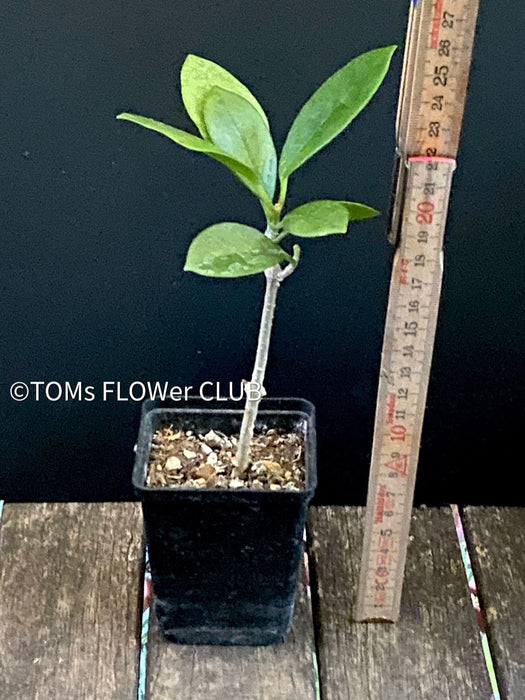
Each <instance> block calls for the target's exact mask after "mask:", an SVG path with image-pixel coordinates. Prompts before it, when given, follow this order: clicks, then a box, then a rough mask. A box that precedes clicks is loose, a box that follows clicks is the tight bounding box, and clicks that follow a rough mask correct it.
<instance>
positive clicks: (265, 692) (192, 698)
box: [146, 569, 316, 700]
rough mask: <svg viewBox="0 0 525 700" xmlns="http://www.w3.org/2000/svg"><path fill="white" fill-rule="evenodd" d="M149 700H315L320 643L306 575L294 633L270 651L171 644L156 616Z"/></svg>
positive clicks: (150, 648) (150, 649)
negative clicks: (165, 637) (316, 649)
mask: <svg viewBox="0 0 525 700" xmlns="http://www.w3.org/2000/svg"><path fill="white" fill-rule="evenodd" d="M151 620H152V624H151V628H150V641H149V644H148V671H147V679H148V681H147V693H146V695H147V697H148V698H150V699H151V700H174V698H176V699H177V700H315V698H316V690H315V688H316V673H315V663H314V655H315V644H314V634H313V624H312V613H311V604H310V600H309V598H308V597H307V594H306V586H305V572H304V569H303V570H302V580H301V582H300V583H299V586H298V591H297V596H296V602H295V614H294V621H293V626H292V630H291V632H290V634H289V636H288V638H287V639H286V641H285V642H284V644H278V645H274V646H266V647H220V646H216V647H213V646H201V645H196V646H193V645H191V646H190V645H179V644H174V643H172V642H165V641H164V639H163V638H162V636H161V634H160V632H159V630H158V628H157V626H156V624H155V616H154V614H153V613H152V616H151Z"/></svg>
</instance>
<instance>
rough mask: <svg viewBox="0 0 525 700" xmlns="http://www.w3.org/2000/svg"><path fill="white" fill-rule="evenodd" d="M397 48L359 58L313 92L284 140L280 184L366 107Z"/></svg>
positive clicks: (366, 54)
mask: <svg viewBox="0 0 525 700" xmlns="http://www.w3.org/2000/svg"><path fill="white" fill-rule="evenodd" d="M396 48H397V47H396V46H385V47H382V48H379V49H374V50H373V51H368V52H367V53H364V54H361V56H358V57H357V58H354V59H353V60H352V61H350V63H347V64H346V66H343V67H342V68H340V69H339V70H338V71H337V72H336V73H334V74H333V75H332V76H331V77H330V78H328V80H326V81H325V82H324V83H323V84H322V85H321V87H320V88H319V89H318V90H316V92H314V94H313V95H312V97H310V99H309V100H308V101H307V102H306V103H305V104H304V105H303V107H302V108H301V110H300V112H299V114H298V115H297V117H296V118H295V121H294V122H293V124H292V126H291V128H290V131H289V132H288V136H287V137H286V141H285V143H284V146H283V150H282V154H281V160H280V163H279V176H280V178H281V180H282V181H285V180H287V179H288V177H289V176H290V175H291V173H293V172H294V170H297V168H298V167H299V166H301V165H302V164H303V163H304V162H305V161H307V160H308V158H311V156H313V155H314V153H317V151H319V150H320V149H321V148H323V146H326V144H327V143H329V142H330V141H331V140H332V139H334V138H335V137H336V136H337V135H338V134H340V133H341V131H343V129H345V128H346V127H347V126H348V124H350V122H351V121H352V119H354V118H355V117H356V116H357V115H358V114H359V112H360V111H361V110H362V109H363V108H364V107H365V106H366V105H367V104H368V102H369V101H370V100H371V99H372V97H373V95H374V94H375V92H376V91H377V89H378V88H379V86H380V85H381V83H382V81H383V78H384V77H385V75H386V72H387V70H388V67H389V65H390V59H391V57H392V54H393V53H394V51H395V50H396Z"/></svg>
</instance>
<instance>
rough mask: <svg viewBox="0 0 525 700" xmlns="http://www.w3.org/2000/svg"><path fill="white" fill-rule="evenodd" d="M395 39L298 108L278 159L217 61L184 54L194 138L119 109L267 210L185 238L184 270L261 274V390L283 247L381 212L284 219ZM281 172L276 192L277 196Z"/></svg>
mask: <svg viewBox="0 0 525 700" xmlns="http://www.w3.org/2000/svg"><path fill="white" fill-rule="evenodd" d="M395 49H396V46H386V47H382V48H378V49H374V50H373V51H368V52H367V53H364V54H362V55H360V56H358V57H357V58H354V59H353V60H352V61H350V62H349V63H347V64H346V65H345V66H343V67H342V68H340V69H339V70H338V71H337V72H336V73H334V74H333V75H332V76H331V77H330V78H328V80H326V81H325V82H324V83H323V84H322V85H321V86H320V87H319V88H318V89H317V90H316V91H315V92H314V94H313V95H312V96H311V97H310V99H309V100H308V101H307V102H306V103H305V104H304V105H303V107H302V108H301V110H300V111H299V113H298V115H297V117H296V118H295V120H294V122H293V124H292V126H291V128H290V131H289V132H288V135H287V137H286V140H285V143H284V146H283V148H282V151H281V156H280V158H279V161H278V160H277V154H276V151H275V146H274V143H273V139H272V135H271V133H270V127H269V124H268V119H267V117H266V115H265V113H264V110H263V109H262V107H261V105H260V104H259V102H258V101H257V100H256V98H255V97H254V96H253V95H252V93H251V92H250V91H249V90H248V88H247V87H246V86H245V85H243V84H242V83H241V82H240V81H239V80H237V78H235V77H234V76H233V75H231V73H229V72H228V71H226V70H225V69H224V68H221V66H219V65H217V64H216V63H213V62H212V61H209V60H207V59H205V58H200V57H199V56H194V55H191V54H190V55H189V56H188V57H187V58H186V60H185V61H184V64H183V66H182V70H181V91H182V100H183V102H184V105H185V107H186V110H187V112H188V114H189V116H190V117H191V119H192V120H193V122H194V123H195V125H196V126H197V128H198V130H199V132H200V136H195V135H193V134H190V133H188V132H185V131H182V130H181V129H177V128H175V127H173V126H170V125H169V124H164V123H162V122H159V121H156V120H154V119H149V118H147V117H142V116H139V115H136V114H129V113H127V112H124V113H122V114H119V115H118V116H117V119H126V120H128V121H131V122H134V123H136V124H139V125H141V126H144V127H146V128H147V129H152V130H153V131H158V132H159V133H161V134H164V136H167V137H168V138H170V139H171V140H172V141H175V143H178V144H179V145H180V146H184V147H185V148H188V149H190V150H192V151H199V152H201V153H205V154H206V155H208V156H210V157H211V158H214V159H215V160H218V161H219V162H220V163H222V164H223V165H225V166H226V167H227V168H229V170H231V171H232V172H233V173H234V174H235V175H236V176H237V177H238V178H239V180H240V181H241V182H242V183H243V184H244V185H245V186H246V187H247V188H248V189H249V190H250V191H251V192H252V193H253V194H254V195H255V196H256V197H257V198H258V200H259V202H260V203H261V206H262V209H263V211H264V214H265V217H266V229H265V231H264V233H262V232H261V231H258V230H257V229H255V228H253V227H251V226H247V225H245V224H241V223H235V222H222V223H218V224H213V225H212V226H209V227H208V228H206V229H204V230H203V231H201V232H200V233H199V234H198V235H197V236H196V238H195V239H194V240H193V242H192V243H191V245H190V247H189V250H188V255H187V259H186V264H185V266H184V269H185V270H187V271H190V272H196V273H197V274H199V275H204V276H206V277H243V276H245V275H254V274H258V273H261V272H264V275H265V277H266V292H265V296H264V304H263V310H262V316H261V323H260V328H259V338H258V343H257V353H256V357H255V363H254V367H253V374H252V378H251V386H259V387H261V390H262V393H264V389H263V387H264V378H265V374H266V364H267V361H268V350H269V345H270V337H271V332H272V323H273V317H274V311H275V304H276V298H277V292H278V289H279V286H280V285H281V283H282V282H283V280H285V279H286V278H287V277H289V275H291V274H292V272H293V271H294V270H295V268H296V267H297V265H298V263H299V258H300V254H301V250H300V247H299V246H298V245H297V244H295V245H293V246H292V250H291V252H290V251H287V250H286V249H285V248H284V247H283V246H282V245H281V244H282V242H283V240H284V239H285V238H286V237H287V236H289V235H292V236H297V237H299V238H315V237H319V236H327V235H330V234H344V233H346V231H347V229H348V224H349V222H350V221H357V220H360V219H367V218H369V217H371V216H376V215H377V214H378V213H379V212H378V211H377V210H376V209H373V208H372V207H369V206H367V205H365V204H359V203H357V202H347V201H338V200H328V199H325V200H316V201H312V202H307V203H306V204H302V205H301V206H299V207H297V208H296V209H293V210H292V211H290V212H288V213H286V214H285V215H284V216H283V210H284V205H285V201H286V194H287V190H288V181H289V179H290V176H291V175H292V174H293V173H294V172H295V171H296V170H297V169H298V168H299V167H300V166H301V165H303V164H304V163H305V162H306V161H307V160H308V159H309V158H311V157H312V156H313V155H314V154H315V153H317V151H319V150H320V149H321V148H323V147H324V146H326V145H327V144H328V143H329V142H330V141H332V139H334V138H335V137H336V136H337V135H338V134H340V133H341V132H342V131H343V129H345V128H346V127H347V126H348V125H349V124H350V122H351V121H352V120H353V119H354V118H355V117H356V116H357V115H358V114H359V112H360V111H361V110H362V109H363V108H364V107H365V106H366V105H367V104H368V102H369V101H370V100H371V98H372V97H373V95H374V94H375V92H376V91H377V89H378V88H379V86H380V85H381V83H382V81H383V78H384V77H385V75H386V73H387V70H388V67H389V65H390V59H391V57H392V54H393V53H394V51H395ZM277 178H278V179H279V197H278V198H277V200H276V201H274V195H275V189H276V182H277ZM255 393H256V392H250V391H247V392H246V407H245V410H244V415H243V421H242V426H241V434H240V437H239V442H238V448H237V455H236V463H237V473H238V474H243V473H244V472H245V471H246V470H247V469H248V466H249V460H250V443H251V440H252V437H253V432H254V426H255V420H256V417H257V410H258V406H259V402H260V398H254V397H253V395H254V394H255Z"/></svg>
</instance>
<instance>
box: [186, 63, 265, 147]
mask: <svg viewBox="0 0 525 700" xmlns="http://www.w3.org/2000/svg"><path fill="white" fill-rule="evenodd" d="M180 82H181V92H182V101H183V102H184V106H185V107H186V111H187V112H188V114H189V115H190V117H191V118H192V120H193V122H194V123H195V124H196V126H197V128H198V129H199V131H200V132H201V134H202V135H203V136H204V137H205V138H206V137H207V136H208V132H207V130H206V123H205V119H204V103H205V102H206V99H207V97H208V94H209V92H210V90H211V89H212V88H214V87H219V88H222V89H223V90H228V91H229V92H233V93H235V94H236V95H239V96H240V97H243V98H244V99H245V100H247V101H248V102H249V103H250V104H251V105H252V107H254V108H255V109H256V110H257V111H258V112H259V114H260V116H261V117H262V119H263V121H264V123H265V124H266V127H267V128H268V129H269V128H270V127H269V125H268V119H267V117H266V115H265V113H264V110H263V108H262V107H261V105H260V104H259V103H258V102H257V100H256V99H255V97H254V96H253V95H252V93H251V92H250V91H249V90H248V88H247V87H246V86H245V85H243V84H242V83H241V82H240V80H237V78H236V77H235V76H233V75H232V74H231V73H229V72H228V71H227V70H225V69H224V68H222V67H221V66H219V65H217V63H213V61H209V60H208V59H207V58H201V57H200V56H194V55H193V54H189V55H188V56H187V57H186V60H185V61H184V63H183V65H182V69H181V72H180Z"/></svg>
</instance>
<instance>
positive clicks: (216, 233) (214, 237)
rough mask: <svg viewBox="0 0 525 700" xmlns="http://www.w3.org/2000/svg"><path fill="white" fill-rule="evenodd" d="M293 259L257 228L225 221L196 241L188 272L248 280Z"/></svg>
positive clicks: (193, 244)
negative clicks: (248, 276) (251, 276)
mask: <svg viewBox="0 0 525 700" xmlns="http://www.w3.org/2000/svg"><path fill="white" fill-rule="evenodd" d="M283 260H288V261H290V260H291V256H290V255H289V254H288V253H287V252H286V251H285V250H283V249H282V248H281V247H280V246H278V245H277V243H274V242H273V241H271V240H270V239H269V238H268V237H267V236H265V235H264V234H262V233H261V232H260V231H257V229H255V228H252V227H251V226H245V225H244V224H237V223H231V222H224V223H221V224H214V225H213V226H209V227H208V228H206V229H204V231H201V232H200V233H199V234H198V235H197V236H196V237H195V238H194V239H193V241H192V243H191V245H190V247H189V250H188V256H187V258H186V264H185V265H184V270H186V271H187V272H196V273H197V274H199V275H204V276H205V277H244V276H245V275H254V274H256V273H258V272H263V270H266V268H268V267H272V266H273V265H277V264H278V263H280V262H282V261H283Z"/></svg>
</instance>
